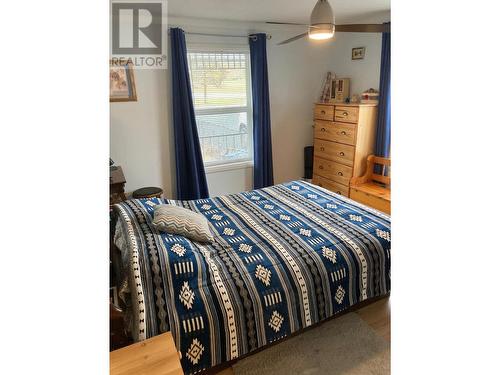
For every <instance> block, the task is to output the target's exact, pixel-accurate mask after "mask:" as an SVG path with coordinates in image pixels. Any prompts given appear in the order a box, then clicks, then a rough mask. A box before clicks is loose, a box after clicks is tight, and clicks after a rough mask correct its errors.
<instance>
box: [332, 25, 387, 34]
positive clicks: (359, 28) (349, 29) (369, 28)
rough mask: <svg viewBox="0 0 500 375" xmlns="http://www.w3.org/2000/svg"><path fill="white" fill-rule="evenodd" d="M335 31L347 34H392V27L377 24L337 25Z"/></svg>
mask: <svg viewBox="0 0 500 375" xmlns="http://www.w3.org/2000/svg"><path fill="white" fill-rule="evenodd" d="M335 31H336V32H337V31H338V32H345V33H390V32H391V25H390V24H387V23H384V24H376V23H365V24H357V25H335Z"/></svg>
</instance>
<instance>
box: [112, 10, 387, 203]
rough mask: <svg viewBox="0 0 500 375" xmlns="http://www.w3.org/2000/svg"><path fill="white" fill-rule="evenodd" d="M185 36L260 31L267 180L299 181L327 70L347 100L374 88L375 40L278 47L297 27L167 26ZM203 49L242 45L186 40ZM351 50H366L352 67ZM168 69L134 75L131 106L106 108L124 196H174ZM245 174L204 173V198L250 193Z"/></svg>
mask: <svg viewBox="0 0 500 375" xmlns="http://www.w3.org/2000/svg"><path fill="white" fill-rule="evenodd" d="M169 23H170V25H171V26H173V25H175V26H180V27H182V28H183V29H184V30H186V31H196V32H211V33H224V34H237V35H245V34H246V33H249V32H267V33H269V34H271V35H272V39H271V40H270V41H268V70H269V86H270V102H271V123H272V138H273V139H272V141H273V162H274V177H275V182H276V183H281V182H285V181H289V180H293V179H299V178H301V177H302V176H303V170H304V163H303V148H304V147H305V146H308V145H311V144H312V128H311V125H312V108H313V103H314V102H315V101H316V100H317V99H318V97H319V95H320V92H321V87H322V84H323V80H324V78H325V75H326V72H327V71H328V70H331V71H334V72H335V73H336V74H337V76H342V77H350V78H351V79H352V83H351V86H352V87H351V88H352V90H354V91H353V92H354V93H360V92H361V91H363V90H365V89H367V88H370V87H374V88H378V81H379V71H380V50H381V36H380V35H379V34H360V33H349V34H347V33H344V34H341V33H339V34H337V35H336V38H335V40H333V41H326V42H322V43H312V42H310V41H309V40H307V39H302V40H299V41H297V42H294V43H291V44H288V45H283V46H277V45H276V43H278V42H279V41H281V40H284V39H287V38H289V37H291V36H294V35H296V34H299V33H301V32H302V28H300V27H298V28H297V27H290V28H288V27H276V26H269V25H264V24H251V23H241V22H238V23H234V22H226V21H224V22H223V21H201V20H193V19H170V20H169ZM187 41H188V43H189V42H196V43H203V42H205V43H206V42H215V43H234V44H241V43H244V42H245V40H244V39H240V38H213V37H212V38H208V37H194V36H188V37H187ZM352 47H366V57H365V60H362V61H351V48H352ZM170 74H171V71H170V70H137V71H136V74H135V75H136V77H135V78H136V85H137V95H138V101H137V102H129V103H126V102H125V103H110V106H111V109H110V117H111V118H110V132H111V134H110V135H111V145H110V155H111V157H112V158H113V159H114V160H115V162H116V163H117V164H119V165H121V166H122V167H123V169H124V172H125V177H126V178H127V185H126V190H127V191H132V190H134V189H137V188H139V187H143V186H160V187H162V188H163V189H164V191H165V196H166V197H173V196H174V193H175V162H174V155H173V141H172V139H173V129H172V118H171V92H170ZM251 172H252V171H251V169H248V168H247V169H241V170H232V171H225V172H216V173H209V174H208V175H207V180H208V184H209V189H210V195H211V196H215V195H220V194H226V193H234V192H239V191H243V190H249V189H251V188H252V173H251Z"/></svg>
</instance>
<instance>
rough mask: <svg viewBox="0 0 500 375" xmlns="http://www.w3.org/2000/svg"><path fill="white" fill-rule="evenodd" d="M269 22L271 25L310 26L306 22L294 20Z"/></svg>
mask: <svg viewBox="0 0 500 375" xmlns="http://www.w3.org/2000/svg"><path fill="white" fill-rule="evenodd" d="M266 23H267V24H270V25H294V26H309V25H307V24H305V23H294V22H271V21H269V22H266Z"/></svg>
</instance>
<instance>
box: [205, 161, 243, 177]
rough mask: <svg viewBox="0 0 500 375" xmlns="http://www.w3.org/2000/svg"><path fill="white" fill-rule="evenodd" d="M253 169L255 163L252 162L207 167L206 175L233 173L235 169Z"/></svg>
mask: <svg viewBox="0 0 500 375" xmlns="http://www.w3.org/2000/svg"><path fill="white" fill-rule="evenodd" d="M252 167H253V161H251V160H247V161H238V162H234V163H227V164H216V165H205V173H206V174H209V173H218V172H225V171H232V170H235V169H246V168H252Z"/></svg>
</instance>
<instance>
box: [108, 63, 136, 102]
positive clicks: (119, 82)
mask: <svg viewBox="0 0 500 375" xmlns="http://www.w3.org/2000/svg"><path fill="white" fill-rule="evenodd" d="M109 101H110V102H136V101H137V93H136V91H135V78H134V66H133V64H132V61H130V60H127V61H113V62H111V61H110V63H109Z"/></svg>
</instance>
